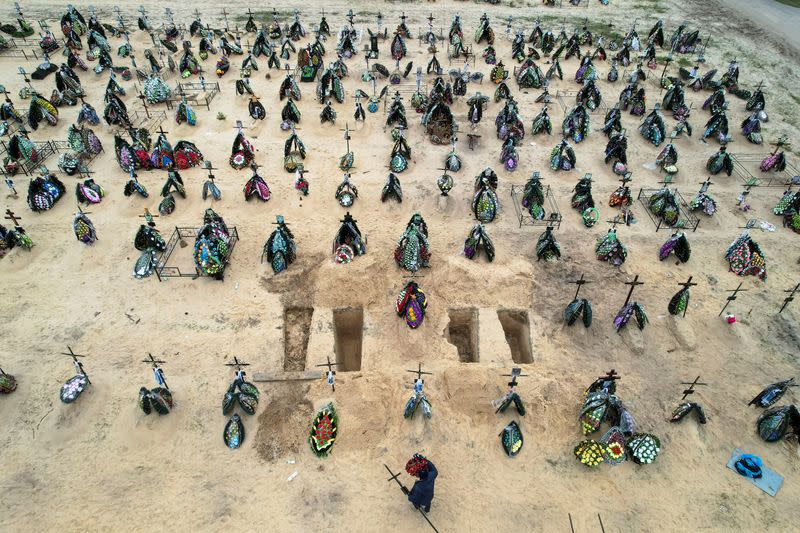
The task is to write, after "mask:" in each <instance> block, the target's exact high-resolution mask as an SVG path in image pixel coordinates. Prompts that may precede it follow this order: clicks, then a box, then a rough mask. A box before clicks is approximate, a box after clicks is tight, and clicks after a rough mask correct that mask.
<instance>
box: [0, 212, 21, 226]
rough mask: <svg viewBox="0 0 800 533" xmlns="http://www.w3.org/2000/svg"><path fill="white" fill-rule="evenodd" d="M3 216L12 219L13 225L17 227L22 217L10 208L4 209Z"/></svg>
mask: <svg viewBox="0 0 800 533" xmlns="http://www.w3.org/2000/svg"><path fill="white" fill-rule="evenodd" d="M3 218H5V219H6V220H10V221H12V222H13V223H14V227H19V221H20V220H22V217H18V216H17V215H15V214H14V212H13V211H12V210H11V209H6V216H4V217H3Z"/></svg>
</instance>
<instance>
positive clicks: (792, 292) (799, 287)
mask: <svg viewBox="0 0 800 533" xmlns="http://www.w3.org/2000/svg"><path fill="white" fill-rule="evenodd" d="M797 291H800V283H798V284H797V285H795V286H794V288H793V289H786V290H784V291H783V292H788V293H789V295H788V296H787V297H786V298H785V299H784V300H783V305H782V306H781V310H780V311H778V313H783V310H784V309H786V306H787V305H789V304H790V303H791V302H792V301H794V295H795V293H796V292H797Z"/></svg>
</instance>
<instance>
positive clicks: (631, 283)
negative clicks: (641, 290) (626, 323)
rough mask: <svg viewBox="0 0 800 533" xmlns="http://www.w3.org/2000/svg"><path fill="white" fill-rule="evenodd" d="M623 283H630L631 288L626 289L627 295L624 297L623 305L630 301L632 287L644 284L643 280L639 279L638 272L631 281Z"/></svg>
mask: <svg viewBox="0 0 800 533" xmlns="http://www.w3.org/2000/svg"><path fill="white" fill-rule="evenodd" d="M625 285H630V287H631V289H630V290H629V291H628V296H627V298H625V305H628V302H630V301H631V296H633V289H635V288H636V287H637V286H638V285H644V282H643V281H639V274H636V276H634V278H633V281H626V282H625Z"/></svg>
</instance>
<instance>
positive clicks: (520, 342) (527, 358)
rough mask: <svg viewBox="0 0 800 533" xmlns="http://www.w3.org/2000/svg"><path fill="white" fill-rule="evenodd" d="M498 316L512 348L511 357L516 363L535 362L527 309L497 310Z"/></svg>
mask: <svg viewBox="0 0 800 533" xmlns="http://www.w3.org/2000/svg"><path fill="white" fill-rule="evenodd" d="M497 318H498V319H499V320H500V324H501V325H502V326H503V333H505V335H506V342H507V343H508V347H509V348H510V349H511V359H513V360H514V362H515V363H517V364H520V363H533V350H532V348H531V325H530V320H529V319H528V312H527V311H518V310H513V309H502V310H500V311H497Z"/></svg>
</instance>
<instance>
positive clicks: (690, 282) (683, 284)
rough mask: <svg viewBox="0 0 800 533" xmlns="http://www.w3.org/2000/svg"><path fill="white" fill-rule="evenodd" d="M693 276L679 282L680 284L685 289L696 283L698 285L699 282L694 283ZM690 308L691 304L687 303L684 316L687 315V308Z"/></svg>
mask: <svg viewBox="0 0 800 533" xmlns="http://www.w3.org/2000/svg"><path fill="white" fill-rule="evenodd" d="M693 277H694V276H689V279H687V280H686V281H684V282H683V283H678V285H680V286H682V287H683V288H684V289H688V288H689V287H694V286H695V285H697V283H693V282H692V278H693ZM688 308H689V306H688V305H687V306H686V308H685V309H684V310H683V316H686V310H687V309H688Z"/></svg>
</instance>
